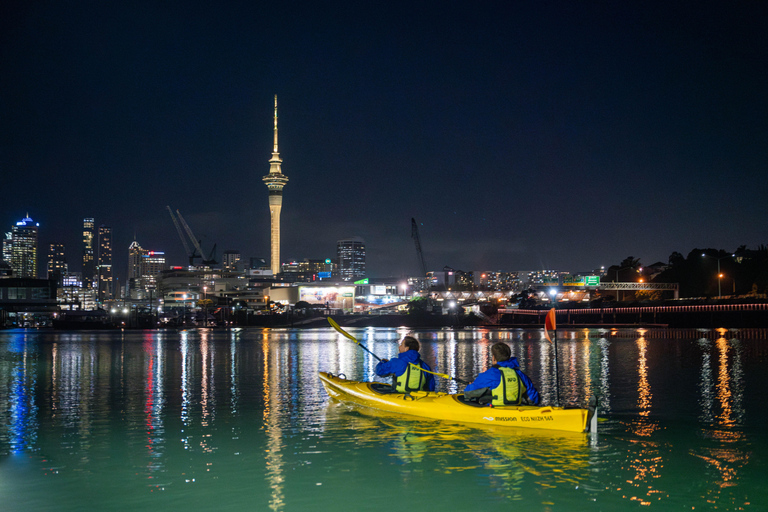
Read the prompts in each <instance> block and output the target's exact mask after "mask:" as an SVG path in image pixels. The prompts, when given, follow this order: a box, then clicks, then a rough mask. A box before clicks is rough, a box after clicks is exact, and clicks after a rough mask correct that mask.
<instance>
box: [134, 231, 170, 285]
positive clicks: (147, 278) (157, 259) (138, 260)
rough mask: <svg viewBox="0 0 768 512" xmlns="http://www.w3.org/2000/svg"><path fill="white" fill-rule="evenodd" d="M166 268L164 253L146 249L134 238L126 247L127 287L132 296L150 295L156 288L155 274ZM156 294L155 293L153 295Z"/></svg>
mask: <svg viewBox="0 0 768 512" xmlns="http://www.w3.org/2000/svg"><path fill="white" fill-rule="evenodd" d="M167 268H168V266H167V264H166V262H165V253H163V252H160V251H148V250H146V249H144V248H142V247H141V246H140V245H139V242H137V241H136V240H134V241H133V242H132V243H131V245H130V247H128V287H129V290H130V296H131V297H132V298H144V297H145V296H150V295H151V293H152V290H154V289H156V288H157V276H158V275H160V273H161V272H162V271H163V270H166V269H167ZM156 295H157V294H156V293H155V296H156Z"/></svg>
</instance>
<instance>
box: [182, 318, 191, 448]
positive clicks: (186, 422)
mask: <svg viewBox="0 0 768 512" xmlns="http://www.w3.org/2000/svg"><path fill="white" fill-rule="evenodd" d="M180 337H181V341H180V344H179V345H180V348H181V425H182V429H181V433H182V436H181V442H182V444H183V445H184V449H185V450H189V447H190V446H189V432H188V430H189V428H190V405H191V403H192V399H191V390H190V381H191V371H192V369H191V364H190V363H191V362H192V361H191V360H192V351H191V350H190V348H189V333H188V331H182V332H181V333H180Z"/></svg>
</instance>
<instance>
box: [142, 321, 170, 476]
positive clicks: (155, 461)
mask: <svg viewBox="0 0 768 512" xmlns="http://www.w3.org/2000/svg"><path fill="white" fill-rule="evenodd" d="M164 345H165V344H164V343H163V341H162V338H160V337H158V338H157V339H155V337H154V335H153V334H152V333H149V332H147V333H145V336H144V352H145V355H146V356H147V361H146V370H145V372H146V379H145V389H144V397H145V402H144V415H145V428H146V436H147V444H146V448H147V456H148V458H149V460H148V462H147V464H148V470H149V473H150V474H149V476H148V478H150V479H151V478H154V477H153V475H152V473H156V472H161V471H163V468H164V464H163V460H164V459H163V453H164V450H163V447H164V444H165V437H164V434H165V428H164V424H163V409H164V407H165V393H164V389H165V387H164V386H163V376H164V375H165V346H164Z"/></svg>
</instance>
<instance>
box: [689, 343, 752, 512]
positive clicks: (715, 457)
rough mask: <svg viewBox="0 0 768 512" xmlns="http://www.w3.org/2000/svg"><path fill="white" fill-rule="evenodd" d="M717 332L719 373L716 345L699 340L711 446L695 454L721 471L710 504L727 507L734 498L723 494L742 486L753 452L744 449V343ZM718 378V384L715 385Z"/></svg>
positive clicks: (705, 418)
mask: <svg viewBox="0 0 768 512" xmlns="http://www.w3.org/2000/svg"><path fill="white" fill-rule="evenodd" d="M717 332H718V334H719V337H718V339H717V340H716V341H715V343H714V348H715V349H716V350H717V366H718V369H717V372H716V374H715V372H714V370H713V369H712V363H711V361H710V359H711V358H710V350H711V349H712V347H713V345H712V344H711V343H710V342H709V341H708V340H706V339H700V340H699V347H700V348H701V349H702V352H703V354H702V359H703V364H702V372H701V373H702V385H701V399H700V401H699V403H700V404H701V408H702V411H701V413H700V415H699V419H700V421H702V423H704V424H705V427H704V429H703V431H702V432H703V436H704V440H705V441H707V442H709V444H707V445H704V446H702V447H700V448H696V449H694V450H692V451H691V453H692V455H694V456H695V457H698V458H699V459H701V460H703V461H704V462H706V463H707V465H708V466H709V467H710V468H713V469H714V470H715V471H717V474H718V477H719V478H717V479H713V482H714V483H715V485H717V489H714V490H711V491H709V493H708V496H707V501H708V502H709V503H711V504H714V505H717V504H718V503H719V502H720V501H721V500H727V503H724V504H723V505H731V504H732V498H731V497H730V495H728V494H723V491H724V490H725V489H727V488H730V487H734V486H737V485H738V483H739V476H740V475H739V473H740V470H741V468H742V467H744V466H746V465H747V463H748V462H749V460H750V458H751V450H750V451H748V450H745V449H743V448H742V446H743V445H744V444H745V443H746V441H747V439H746V435H745V433H744V432H743V431H742V430H741V428H740V427H741V425H742V424H743V421H744V410H743V407H742V400H743V391H744V389H743V382H744V375H743V367H742V355H741V342H740V341H739V340H737V339H733V340H730V341H729V340H728V339H726V337H725V336H726V334H727V331H726V330H725V329H718V330H717ZM715 375H716V382H713V380H714V379H713V377H714V376H715ZM716 406H719V407H716ZM716 408H717V409H719V412H718V413H715V409H716Z"/></svg>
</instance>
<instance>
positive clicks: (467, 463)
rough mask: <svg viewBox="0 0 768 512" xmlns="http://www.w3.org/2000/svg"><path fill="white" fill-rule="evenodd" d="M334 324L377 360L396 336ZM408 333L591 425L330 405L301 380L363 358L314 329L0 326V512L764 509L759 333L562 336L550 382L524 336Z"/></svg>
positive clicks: (535, 344)
mask: <svg viewBox="0 0 768 512" xmlns="http://www.w3.org/2000/svg"><path fill="white" fill-rule="evenodd" d="M349 331H350V332H351V333H352V334H353V335H354V336H355V337H356V338H357V339H359V340H360V341H361V342H362V343H363V344H365V345H366V346H367V347H368V348H370V349H371V350H372V351H373V352H374V353H376V354H377V355H379V356H380V357H393V356H394V355H396V353H397V340H398V339H399V338H400V337H401V336H402V335H403V334H405V332H406V331H404V330H399V329H372V328H367V329H357V330H355V329H349ZM416 334H417V336H418V337H419V338H420V339H421V341H422V345H423V348H422V357H423V358H424V359H425V360H426V361H427V362H429V363H430V364H433V365H435V366H436V367H437V368H438V369H439V371H443V372H447V373H449V374H451V375H456V376H458V377H460V378H464V379H471V378H472V377H473V376H474V375H475V374H477V373H479V372H480V371H482V370H483V369H485V368H486V366H487V365H488V364H489V360H490V346H491V345H492V344H493V343H494V342H496V341H498V340H503V341H505V342H507V343H509V344H510V346H511V347H512V351H513V355H515V356H516V357H517V358H518V359H519V361H520V363H521V366H522V367H523V368H524V369H525V371H526V373H528V374H529V375H530V376H531V377H532V378H533V380H534V381H535V382H536V383H537V385H538V387H539V390H540V393H541V395H542V397H543V399H544V401H545V402H546V403H553V401H554V400H555V399H556V395H557V387H556V386H557V385H558V384H557V379H556V375H559V391H560V397H561V401H562V402H563V403H565V404H570V405H578V406H583V405H584V403H585V402H586V400H587V398H588V396H589V395H590V394H591V393H595V394H597V396H598V404H599V406H600V408H601V410H602V413H601V416H603V418H604V421H602V422H601V424H600V430H601V433H600V434H599V436H598V437H597V438H592V437H590V436H585V435H570V434H563V433H557V432H548V431H538V432H537V431H532V432H531V431H517V430H514V429H504V428H501V429H498V430H495V429H488V428H477V427H470V426H466V425H459V424H448V423H436V422H430V421H422V420H418V419H412V418H403V417H400V416H396V415H391V414H386V413H381V412H376V411H371V410H366V409H363V408H356V407H351V406H348V405H345V404H342V403H338V402H336V401H332V400H329V399H328V397H327V396H326V394H325V392H324V391H323V389H322V385H321V384H320V382H319V380H318V378H317V372H318V371H330V372H332V373H344V374H345V375H346V376H347V377H348V378H350V379H355V380H370V379H372V378H373V367H374V366H375V363H376V360H375V359H374V358H373V357H371V356H370V355H368V354H367V353H366V352H364V351H362V350H360V348H359V347H357V346H356V345H355V344H354V343H352V342H350V341H349V340H346V339H345V338H343V337H342V336H340V335H338V334H337V333H336V332H335V331H332V330H331V329H327V330H325V329H323V330H304V331H302V330H291V329H283V330H261V329H258V330H256V329H254V330H232V331H214V330H192V331H183V332H157V331H135V332H118V333H112V332H100V333H67V332H65V333H56V332H44V331H3V332H0V420H1V421H0V499H2V500H3V502H4V503H8V504H9V506H11V507H12V508H10V509H11V510H12V509H13V507H17V508H23V509H24V510H50V509H54V508H55V509H56V510H77V509H81V508H82V507H84V506H85V505H86V504H89V506H92V507H93V508H98V509H100V510H112V509H113V510H138V509H143V508H147V507H163V509H166V510H182V509H193V510H194V509H200V508H203V507H206V508H215V509H216V510H245V509H249V510H250V509H254V508H255V509H264V508H269V509H272V510H300V509H303V508H308V507H310V506H311V507H313V508H316V509H319V510H326V509H334V510H335V509H336V508H338V506H339V504H340V503H341V502H343V503H344V504H345V505H344V508H350V509H361V508H365V509H368V510H385V509H389V508H391V506H392V502H391V493H392V492H396V493H397V494H398V495H399V496H401V497H403V499H409V500H413V501H414V502H415V503H417V504H418V503H423V504H425V506H426V505H427V504H428V505H429V507H430V508H437V507H438V506H445V507H450V508H451V510H476V509H477V508H478V506H482V505H483V504H486V505H493V504H505V503H506V504H508V505H511V504H514V505H515V506H526V507H528V508H531V509H532V510H571V509H572V510H576V509H590V508H591V509H594V510H620V509H623V508H624V507H626V506H627V505H628V504H630V503H634V504H640V505H646V506H653V507H656V508H659V509H662V510H663V509H667V508H669V509H674V508H678V507H679V506H683V507H684V508H686V509H691V508H692V507H696V508H697V509H701V508H703V509H708V508H714V507H718V508H719V509H726V510H732V509H739V508H750V507H754V506H756V505H757V504H758V503H760V502H762V503H766V501H765V499H766V494H765V492H764V491H763V490H762V487H761V485H760V484H759V483H758V482H759V480H760V475H761V474H762V473H761V468H764V466H765V461H766V459H765V455H766V442H765V439H764V437H765V436H762V435H758V434H757V433H758V432H762V429H763V423H764V421H765V419H766V413H765V412H764V408H763V407H762V405H760V406H759V407H758V406H757V401H758V399H759V398H761V397H764V390H765V389H766V387H765V386H766V375H767V374H768V372H766V370H768V363H767V359H768V358H767V357H766V332H765V331H764V330H752V331H740V332H732V331H726V330H721V331H676V330H675V331H673V330H660V329H651V330H633V329H620V330H595V329H591V330H590V329H574V330H561V332H559V336H558V361H559V369H558V372H557V373H556V372H555V368H554V364H555V359H554V357H553V353H552V349H553V346H552V345H551V344H550V343H549V342H547V341H546V340H545V339H543V337H542V333H541V331H540V330H488V329H477V330H457V331H454V330H435V331H420V332H417V333H416ZM379 380H381V379H379ZM456 386H457V385H456V383H455V382H454V381H446V380H442V381H441V382H440V383H439V389H440V390H442V391H449V392H455V391H457V390H458V388H457V387H456ZM752 404H755V405H754V406H752Z"/></svg>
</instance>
